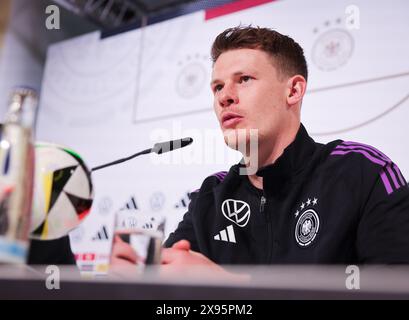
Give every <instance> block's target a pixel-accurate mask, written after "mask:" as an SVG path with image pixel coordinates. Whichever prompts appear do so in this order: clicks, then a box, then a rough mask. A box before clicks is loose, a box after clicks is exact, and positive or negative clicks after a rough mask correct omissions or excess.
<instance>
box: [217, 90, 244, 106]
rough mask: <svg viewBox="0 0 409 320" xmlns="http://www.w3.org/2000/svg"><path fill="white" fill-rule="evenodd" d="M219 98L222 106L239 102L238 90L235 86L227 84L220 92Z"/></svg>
mask: <svg viewBox="0 0 409 320" xmlns="http://www.w3.org/2000/svg"><path fill="white" fill-rule="evenodd" d="M218 100H219V104H220V106H221V107H229V106H231V105H232V104H237V103H238V102H239V98H238V95H237V92H236V90H235V89H234V88H233V87H231V86H226V85H225V86H224V87H223V89H222V91H221V92H220V94H219V98H218Z"/></svg>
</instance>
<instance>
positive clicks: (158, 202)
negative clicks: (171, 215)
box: [149, 192, 165, 211]
mask: <svg viewBox="0 0 409 320" xmlns="http://www.w3.org/2000/svg"><path fill="white" fill-rule="evenodd" d="M149 204H150V206H151V209H152V211H160V210H162V208H163V206H164V204H165V195H164V194H163V192H155V193H154V194H152V195H151V197H150V199H149Z"/></svg>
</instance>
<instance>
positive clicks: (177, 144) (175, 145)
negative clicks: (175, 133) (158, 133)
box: [152, 137, 193, 154]
mask: <svg viewBox="0 0 409 320" xmlns="http://www.w3.org/2000/svg"><path fill="white" fill-rule="evenodd" d="M192 142H193V139H192V138H190V137H186V138H183V139H177V140H172V141H166V142H159V143H155V145H154V146H153V148H152V152H155V153H157V154H161V153H164V152H168V151H172V150H176V149H179V148H183V147H186V146H188V145H189V144H191V143H192Z"/></svg>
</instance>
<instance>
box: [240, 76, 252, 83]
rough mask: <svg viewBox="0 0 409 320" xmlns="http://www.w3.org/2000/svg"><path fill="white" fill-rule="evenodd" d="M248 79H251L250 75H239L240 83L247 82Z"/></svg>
mask: <svg viewBox="0 0 409 320" xmlns="http://www.w3.org/2000/svg"><path fill="white" fill-rule="evenodd" d="M250 79H251V77H250V76H242V77H240V83H242V82H248V81H249V80H250Z"/></svg>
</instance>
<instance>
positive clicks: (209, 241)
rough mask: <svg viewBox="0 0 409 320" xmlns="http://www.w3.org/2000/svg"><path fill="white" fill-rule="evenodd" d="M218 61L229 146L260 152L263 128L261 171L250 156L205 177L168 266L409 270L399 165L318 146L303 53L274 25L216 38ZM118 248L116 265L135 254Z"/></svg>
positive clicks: (364, 152)
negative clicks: (309, 127) (307, 122)
mask: <svg viewBox="0 0 409 320" xmlns="http://www.w3.org/2000/svg"><path fill="white" fill-rule="evenodd" d="M212 58H213V62H214V65H213V74H212V82H211V87H212V91H213V94H214V109H215V113H216V115H217V118H218V120H219V122H220V126H221V129H222V131H223V134H224V137H225V141H226V144H227V145H229V146H230V147H232V148H234V149H239V146H243V145H244V146H245V148H244V150H249V148H248V147H249V146H250V145H251V143H252V140H251V137H252V136H251V135H250V134H249V132H250V130H251V129H256V130H257V135H256V137H257V147H258V148H257V153H256V157H255V159H257V160H256V164H255V165H254V160H253V166H255V167H256V168H257V170H256V172H250V170H249V169H250V168H251V166H250V165H249V163H248V162H246V161H245V163H246V165H241V164H238V165H236V166H233V167H232V168H231V169H230V170H229V172H220V173H217V174H214V175H212V176H210V177H208V178H207V179H205V181H204V182H203V183H202V185H201V187H200V189H199V190H197V191H196V192H194V193H193V194H192V201H191V203H190V206H189V210H188V212H187V213H186V214H185V216H184V218H183V221H181V222H180V224H179V226H178V227H177V229H176V230H175V231H174V232H173V233H172V234H171V235H170V236H169V238H168V239H167V241H166V242H165V247H168V249H165V250H164V252H163V263H164V264H171V265H172V264H174V265H177V264H189V263H190V264H191V263H195V264H207V265H211V266H213V267H214V266H215V263H217V264H272V263H281V264H286V263H291V264H299V263H304V264H311V263H314V264H315V263H324V264H332V263H340V264H352V263H354V264H356V263H409V188H408V185H407V183H406V181H405V180H404V178H403V176H402V173H401V172H400V170H399V168H398V167H397V165H396V164H394V163H393V162H392V161H391V160H390V159H389V158H388V157H387V156H386V155H384V154H383V153H381V152H380V151H379V150H377V149H375V148H373V147H371V146H368V145H364V144H361V143H356V142H350V141H341V140H337V141H333V142H331V143H329V144H327V145H323V144H318V143H315V142H314V141H313V140H312V139H311V138H310V137H309V135H308V133H307V131H306V129H305V128H304V126H303V125H302V124H301V122H300V110H301V103H302V99H303V96H304V94H305V90H306V86H307V79H308V72H307V64H306V61H305V57H304V54H303V50H302V48H301V47H300V46H299V45H298V44H297V43H296V42H295V41H294V40H293V39H291V38H289V37H287V36H284V35H281V34H280V33H278V32H276V31H273V30H270V29H266V28H253V27H244V28H243V27H238V28H232V29H228V30H226V31H224V32H223V33H221V34H220V35H219V36H218V37H217V38H216V40H215V42H214V44H213V47H212ZM243 132H244V134H241V133H243ZM240 151H241V152H242V153H243V156H244V158H243V159H245V160H246V159H249V158H250V162H251V160H252V158H254V157H252V155H251V154H249V153H248V152H247V151H244V152H243V149H241V150H240ZM246 170H249V171H247V172H246ZM243 173H244V174H243ZM114 247H115V248H114V259H113V261H114V262H117V261H119V260H120V258H121V257H126V256H127V255H128V253H127V251H128V252H129V251H130V248H126V246H125V245H124V244H123V243H120V242H117V243H116V244H115V246H114ZM118 253H120V254H118ZM116 254H117V255H116ZM128 260H131V261H132V259H128Z"/></svg>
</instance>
